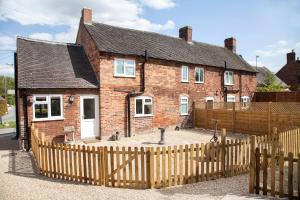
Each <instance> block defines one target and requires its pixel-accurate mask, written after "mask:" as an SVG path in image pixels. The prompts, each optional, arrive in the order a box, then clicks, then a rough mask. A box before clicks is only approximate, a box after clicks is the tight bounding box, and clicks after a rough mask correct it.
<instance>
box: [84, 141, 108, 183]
mask: <svg viewBox="0 0 300 200" xmlns="http://www.w3.org/2000/svg"><path fill="white" fill-rule="evenodd" d="M103 156H104V166H105V167H104V177H105V179H104V180H105V181H104V182H105V186H109V179H108V178H109V177H108V150H107V146H105V147H104V155H103ZM83 158H84V157H83Z"/></svg>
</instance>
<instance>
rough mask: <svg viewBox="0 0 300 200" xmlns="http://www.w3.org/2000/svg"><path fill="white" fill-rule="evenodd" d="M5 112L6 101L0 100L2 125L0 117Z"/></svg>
mask: <svg viewBox="0 0 300 200" xmlns="http://www.w3.org/2000/svg"><path fill="white" fill-rule="evenodd" d="M6 112H7V103H6V100H5V99H3V100H1V99H0V124H2V116H4V115H5V114H6Z"/></svg>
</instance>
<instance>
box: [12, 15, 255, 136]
mask: <svg viewBox="0 0 300 200" xmlns="http://www.w3.org/2000/svg"><path fill="white" fill-rule="evenodd" d="M224 43H225V44H224V45H225V47H220V46H215V45H210V44H206V43H201V42H196V41H193V40H192V28H191V27H189V26H187V27H183V28H181V29H180V30H179V38H175V37H170V36H165V35H161V34H157V33H152V32H145V31H138V30H133V29H126V28H120V27H115V26H110V25H106V24H101V23H97V22H93V21H92V10H91V9H83V10H82V16H81V20H80V24H79V29H78V34H77V39H76V43H75V44H63V43H55V42H47V41H38V40H33V39H27V38H20V37H19V38H18V39H17V55H16V61H17V63H16V64H17V76H18V78H17V80H18V83H17V84H18V92H17V93H18V109H19V113H20V114H19V130H20V136H21V137H20V138H24V139H25V140H26V139H27V134H26V131H28V129H29V128H30V126H31V125H32V124H34V125H35V127H38V128H39V130H40V131H42V132H44V133H45V135H46V137H48V138H49V139H55V138H56V137H59V136H61V135H63V134H64V131H65V130H66V127H67V128H68V129H70V127H71V128H72V129H74V132H75V137H76V138H77V139H83V138H94V137H96V138H98V137H99V138H100V139H102V138H107V137H109V136H111V135H112V134H113V133H116V132H119V133H120V134H121V135H125V136H132V135H134V134H141V133H147V132H152V131H157V128H158V127H168V128H174V127H176V126H179V127H191V126H193V118H192V112H193V109H192V108H193V102H201V101H202V102H205V101H215V102H222V101H237V102H238V101H241V100H243V101H249V99H250V97H251V95H252V94H253V92H254V91H255V89H256V71H255V70H254V69H253V68H252V67H251V66H250V65H249V64H248V63H247V62H245V61H244V60H243V59H242V58H241V57H240V56H239V55H237V54H236V40H235V39H234V38H228V39H226V40H225V42H224Z"/></svg>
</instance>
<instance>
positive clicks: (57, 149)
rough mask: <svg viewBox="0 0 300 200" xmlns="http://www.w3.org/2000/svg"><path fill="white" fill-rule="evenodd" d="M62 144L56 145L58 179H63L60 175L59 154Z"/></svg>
mask: <svg viewBox="0 0 300 200" xmlns="http://www.w3.org/2000/svg"><path fill="white" fill-rule="evenodd" d="M59 149H60V144H57V145H56V149H55V150H56V164H57V178H61V177H60V175H61V173H60V163H59V162H60V154H59Z"/></svg>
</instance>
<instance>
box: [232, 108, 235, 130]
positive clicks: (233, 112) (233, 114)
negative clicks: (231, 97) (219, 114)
mask: <svg viewBox="0 0 300 200" xmlns="http://www.w3.org/2000/svg"><path fill="white" fill-rule="evenodd" d="M232 132H233V133H235V102H232Z"/></svg>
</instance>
